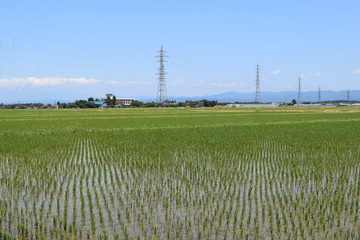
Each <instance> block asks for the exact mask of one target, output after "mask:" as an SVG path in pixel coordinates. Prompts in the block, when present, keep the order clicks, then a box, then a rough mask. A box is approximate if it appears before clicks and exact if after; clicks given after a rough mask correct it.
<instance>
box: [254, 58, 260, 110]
mask: <svg viewBox="0 0 360 240" xmlns="http://www.w3.org/2000/svg"><path fill="white" fill-rule="evenodd" d="M255 102H256V103H260V102H261V99H260V66H259V64H256V93H255Z"/></svg>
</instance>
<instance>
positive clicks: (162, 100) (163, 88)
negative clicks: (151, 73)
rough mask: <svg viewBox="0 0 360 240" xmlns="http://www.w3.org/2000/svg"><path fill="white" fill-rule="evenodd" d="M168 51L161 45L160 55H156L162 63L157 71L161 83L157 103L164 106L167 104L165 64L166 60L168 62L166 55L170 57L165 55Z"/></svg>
mask: <svg viewBox="0 0 360 240" xmlns="http://www.w3.org/2000/svg"><path fill="white" fill-rule="evenodd" d="M165 53H166V51H164V50H163V47H162V46H161V49H160V51H159V55H158V56H156V57H157V58H159V60H158V62H159V63H160V67H159V72H158V73H157V75H158V80H159V85H158V92H157V98H156V101H157V103H159V104H160V105H162V106H165V103H166V100H167V99H166V98H167V96H166V85H165V75H166V72H165V66H164V62H166V60H165V59H164V58H165V57H168V56H166V55H165Z"/></svg>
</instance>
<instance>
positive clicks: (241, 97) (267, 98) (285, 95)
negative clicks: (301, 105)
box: [0, 90, 360, 104]
mask: <svg viewBox="0 0 360 240" xmlns="http://www.w3.org/2000/svg"><path fill="white" fill-rule="evenodd" d="M349 93H350V94H349V97H350V101H360V90H351V91H350V92H349ZM260 95H261V97H260V98H261V102H291V100H293V99H296V100H297V98H298V92H297V91H283V92H261V94H260ZM347 95H348V91H347V90H342V91H321V101H335V100H340V101H347V97H348V96H347ZM124 97H130V98H135V99H137V100H139V101H143V102H155V101H156V98H155V97H153V96H124ZM168 99H169V100H175V101H177V102H185V101H186V100H194V101H197V100H202V99H207V100H217V101H218V102H232V103H233V102H253V101H254V100H255V93H254V92H243V93H241V92H225V93H221V94H216V95H203V96H195V97H194V96H193V97H188V96H178V97H176V96H168ZM58 101H59V102H61V103H69V102H74V101H75V99H73V100H70V99H50V98H49V99H42V100H40V101H39V100H35V101H34V100H27V101H26V100H22V101H21V103H51V104H54V103H56V102H58ZM301 101H302V102H317V101H318V92H317V91H312V92H302V93H301ZM0 103H2V102H1V101H0ZM3 103H20V102H6V101H4V102H3Z"/></svg>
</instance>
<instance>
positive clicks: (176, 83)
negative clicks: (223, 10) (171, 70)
mask: <svg viewBox="0 0 360 240" xmlns="http://www.w3.org/2000/svg"><path fill="white" fill-rule="evenodd" d="M170 85H173V86H176V87H181V86H185V85H186V84H185V80H182V79H179V80H174V81H171V82H170Z"/></svg>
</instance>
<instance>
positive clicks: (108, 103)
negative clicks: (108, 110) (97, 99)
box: [106, 96, 113, 107]
mask: <svg viewBox="0 0 360 240" xmlns="http://www.w3.org/2000/svg"><path fill="white" fill-rule="evenodd" d="M106 105H107V106H108V107H112V106H113V104H112V99H111V98H110V96H107V98H106Z"/></svg>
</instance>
